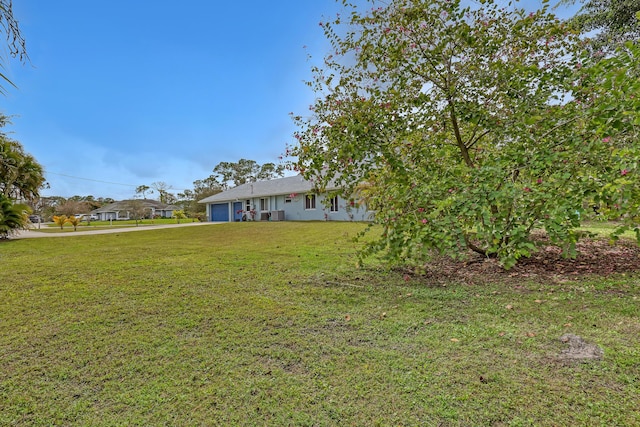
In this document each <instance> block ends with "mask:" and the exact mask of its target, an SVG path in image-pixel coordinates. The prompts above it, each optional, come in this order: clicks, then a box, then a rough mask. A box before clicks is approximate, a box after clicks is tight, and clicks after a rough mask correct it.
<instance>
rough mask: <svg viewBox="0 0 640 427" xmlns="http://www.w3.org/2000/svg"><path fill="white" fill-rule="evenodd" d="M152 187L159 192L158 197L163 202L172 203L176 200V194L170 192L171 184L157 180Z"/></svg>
mask: <svg viewBox="0 0 640 427" xmlns="http://www.w3.org/2000/svg"><path fill="white" fill-rule="evenodd" d="M151 187H152V188H153V189H154V190H156V191H157V192H158V199H159V200H160V202H161V203H171V202H172V201H173V200H175V196H174V195H173V194H171V193H169V190H171V186H170V185H169V184H167V183H166V182H163V181H157V182H154V183H152V184H151Z"/></svg>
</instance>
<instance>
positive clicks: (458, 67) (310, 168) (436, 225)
mask: <svg viewBox="0 0 640 427" xmlns="http://www.w3.org/2000/svg"><path fill="white" fill-rule="evenodd" d="M381 4H382V3H381ZM465 4H468V2H464V3H463V2H461V1H455V0H429V1H417V0H415V1H412V0H397V1H394V2H392V3H389V4H388V5H387V4H382V5H381V6H380V7H374V8H371V9H367V10H365V11H361V10H360V9H359V8H357V7H355V6H352V7H353V10H352V11H351V13H349V14H348V18H347V19H346V20H344V19H343V18H342V17H340V16H338V17H337V18H336V19H335V20H334V21H332V22H326V23H322V25H323V27H324V29H325V34H326V36H327V37H328V39H329V41H330V42H331V46H332V47H333V50H334V52H332V53H331V54H330V55H328V56H327V57H325V60H324V63H323V65H322V66H318V67H316V68H314V75H315V77H314V79H313V81H311V82H309V85H310V86H311V88H312V89H313V90H314V91H315V92H316V93H317V94H318V99H317V100H316V101H315V103H314V104H313V105H312V106H311V107H310V109H311V114H310V115H304V116H303V115H300V116H296V117H294V119H295V120H296V121H297V123H298V125H299V129H300V130H299V131H298V132H297V133H296V135H295V136H296V138H297V144H296V145H295V146H294V147H292V148H291V149H290V153H291V154H292V155H293V156H296V157H297V161H296V164H295V166H294V167H295V168H296V169H298V170H300V171H301V172H302V173H303V174H304V175H305V176H306V177H307V178H309V179H313V180H314V181H315V182H316V183H317V185H318V187H319V188H320V189H322V188H323V187H326V186H327V184H329V183H330V182H331V183H333V184H338V185H339V186H341V187H342V188H343V190H342V192H343V194H344V196H346V197H354V201H353V203H357V202H358V200H364V201H366V203H367V206H368V208H369V209H372V210H374V211H375V223H378V224H381V225H382V227H383V232H382V235H381V237H380V238H379V239H378V240H376V241H374V242H373V243H371V245H370V246H369V250H370V251H383V252H385V253H386V254H387V255H388V257H389V258H390V259H391V260H395V261H400V262H403V263H406V262H414V263H416V264H419V263H422V262H424V260H425V259H427V258H428V256H430V254H431V253H432V252H433V250H436V251H438V252H441V253H445V254H448V255H451V256H460V255H463V254H465V253H467V250H468V249H471V250H473V251H475V252H477V253H480V254H482V255H484V256H487V257H497V258H499V259H500V261H501V262H502V263H503V265H504V266H505V267H507V268H509V267H511V266H512V265H514V263H515V262H516V261H517V260H518V259H519V258H520V257H522V256H529V255H530V254H531V253H532V252H533V251H535V250H536V239H534V238H533V236H532V233H533V232H534V230H537V229H542V230H545V231H546V234H547V235H548V237H549V239H550V241H551V243H552V244H556V245H559V246H562V247H563V248H564V249H565V251H566V252H565V253H567V254H573V253H574V251H575V243H576V241H577V239H578V237H579V233H577V232H576V228H577V227H578V226H579V224H580V219H581V217H582V215H583V214H584V213H585V211H586V205H585V202H586V201H588V200H595V199H596V198H597V197H599V196H597V194H599V193H598V191H599V189H600V188H601V187H602V185H603V182H602V180H601V178H600V177H601V172H603V170H602V168H603V167H604V166H603V163H601V162H600V159H601V158H602V157H603V156H606V157H607V158H609V157H610V152H609V151H608V148H606V147H604V146H603V145H602V144H594V141H596V142H597V141H598V138H599V137H598V134H593V135H588V134H587V133H586V132H579V130H580V129H584V128H585V126H586V122H587V120H588V115H589V114H595V113H596V112H595V111H592V110H589V111H587V110H586V109H585V108H584V106H582V105H580V104H579V103H578V102H577V101H576V100H572V98H571V95H572V91H573V90H574V89H575V87H574V84H575V82H576V79H577V78H578V77H577V74H578V73H584V70H583V69H582V68H581V67H582V64H581V63H579V62H578V61H577V60H572V59H571V58H574V57H576V52H577V49H578V47H579V46H580V43H579V41H578V38H577V34H574V33H573V32H572V31H571V30H570V28H569V26H567V25H566V24H564V23H562V22H560V21H559V20H557V19H556V18H555V17H554V16H553V15H552V14H551V13H549V11H548V9H547V8H546V7H543V8H542V9H540V10H538V11H536V12H527V11H525V10H522V9H518V8H517V7H515V8H505V7H503V6H502V2H497V1H493V0H485V1H481V2H479V3H477V2H476V3H473V4H474V5H478V4H479V6H476V7H471V6H468V7H465V6H464V5H465ZM376 6H377V5H376ZM600 142H601V141H600ZM616 165H617V162H616V161H615V160H611V163H609V164H608V165H607V166H606V167H607V168H613V167H615V166H616Z"/></svg>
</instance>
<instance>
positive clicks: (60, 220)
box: [53, 215, 67, 230]
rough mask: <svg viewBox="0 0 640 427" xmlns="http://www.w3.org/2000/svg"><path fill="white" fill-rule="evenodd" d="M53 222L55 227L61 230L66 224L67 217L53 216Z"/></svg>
mask: <svg viewBox="0 0 640 427" xmlns="http://www.w3.org/2000/svg"><path fill="white" fill-rule="evenodd" d="M53 222H54V223H55V224H56V225H59V226H60V230H62V229H63V228H64V225H65V224H66V223H67V216H66V215H54V216H53Z"/></svg>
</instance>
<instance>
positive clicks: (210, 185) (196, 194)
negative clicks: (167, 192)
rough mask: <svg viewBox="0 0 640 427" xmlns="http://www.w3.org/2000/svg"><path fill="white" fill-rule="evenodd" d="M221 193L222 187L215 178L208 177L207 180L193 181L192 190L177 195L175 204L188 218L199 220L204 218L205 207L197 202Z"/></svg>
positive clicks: (212, 176)
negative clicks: (180, 207) (181, 208)
mask: <svg viewBox="0 0 640 427" xmlns="http://www.w3.org/2000/svg"><path fill="white" fill-rule="evenodd" d="M221 191H222V185H221V184H220V183H219V182H218V179H217V178H216V176H214V175H210V176H209V177H208V178H205V179H197V180H195V181H193V190H185V191H184V192H182V193H178V201H177V202H176V203H177V204H179V205H180V206H182V207H183V210H185V211H186V212H187V213H188V214H189V216H191V217H198V218H200V217H201V216H204V214H205V211H206V206H205V205H203V204H201V203H198V201H199V200H202V199H204V198H206V197H209V196H213V195H214V194H218V193H220V192H221Z"/></svg>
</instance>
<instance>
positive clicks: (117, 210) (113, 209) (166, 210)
mask: <svg viewBox="0 0 640 427" xmlns="http://www.w3.org/2000/svg"><path fill="white" fill-rule="evenodd" d="M138 203H139V204H140V206H141V207H142V209H143V210H144V217H145V218H155V217H161V218H171V217H172V216H173V211H177V210H178V207H176V206H173V205H167V204H166V203H161V202H159V201H157V200H149V199H134V200H122V201H119V202H114V203H110V204H108V205H105V206H103V207H101V208H99V209H95V210H93V211H91V214H92V215H95V216H97V217H98V220H100V221H109V220H114V221H115V220H120V219H130V217H131V216H132V214H131V211H133V210H134V207H133V206H134V205H135V204H138Z"/></svg>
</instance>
